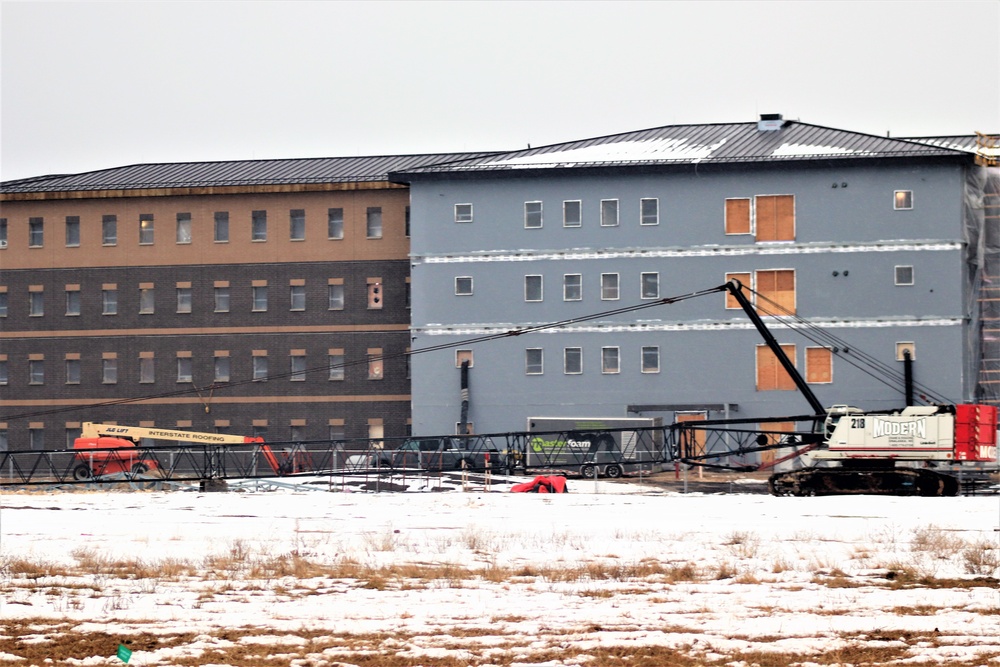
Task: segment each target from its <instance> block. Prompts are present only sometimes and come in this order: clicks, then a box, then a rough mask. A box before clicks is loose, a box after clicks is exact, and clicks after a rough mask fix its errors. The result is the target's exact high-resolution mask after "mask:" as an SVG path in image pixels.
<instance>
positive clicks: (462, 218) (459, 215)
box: [455, 204, 472, 222]
mask: <svg viewBox="0 0 1000 667" xmlns="http://www.w3.org/2000/svg"><path fill="white" fill-rule="evenodd" d="M455 222H472V204H455Z"/></svg>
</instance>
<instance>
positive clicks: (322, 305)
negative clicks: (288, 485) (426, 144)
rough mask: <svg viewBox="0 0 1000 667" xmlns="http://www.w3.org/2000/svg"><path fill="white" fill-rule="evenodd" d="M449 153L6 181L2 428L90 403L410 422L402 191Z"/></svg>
mask: <svg viewBox="0 0 1000 667" xmlns="http://www.w3.org/2000/svg"><path fill="white" fill-rule="evenodd" d="M450 157H452V156H448V155H419V156H396V157H379V158H330V159H315V160H273V161H252V162H224V163H192V164H169V165H136V166H130V167H122V168H117V169H109V170H104V171H99V172H92V173H87V174H78V175H73V176H53V177H41V178H35V179H26V180H21V181H10V182H6V183H3V186H2V194H0V200H2V213H0V344H2V345H0V390H2V391H0V393H2V397H0V447H7V448H10V449H11V450H19V449H57V448H62V447H66V446H72V441H73V439H74V438H75V437H76V435H77V434H78V433H79V428H80V424H81V423H82V422H84V421H94V422H110V423H119V424H129V425H136V426H160V427H165V428H183V429H189V430H194V431H204V432H229V433H235V434H241V435H265V436H266V437H267V439H268V440H272V441H286V440H301V441H308V440H326V439H340V438H368V437H371V438H381V437H395V436H403V435H406V434H407V432H408V430H409V420H410V413H409V403H410V387H409V366H408V357H407V356H406V351H407V349H408V347H409V294H410V291H409V289H410V288H409V262H408V252H409V239H408V233H409V229H408V227H409V220H408V216H409V195H408V190H407V188H405V187H403V186H400V185H398V184H392V183H389V182H388V181H387V179H386V174H387V173H388V171H390V170H392V169H399V168H406V167H412V166H419V165H423V164H430V163H435V162H441V161H444V160H447V159H449V158H450Z"/></svg>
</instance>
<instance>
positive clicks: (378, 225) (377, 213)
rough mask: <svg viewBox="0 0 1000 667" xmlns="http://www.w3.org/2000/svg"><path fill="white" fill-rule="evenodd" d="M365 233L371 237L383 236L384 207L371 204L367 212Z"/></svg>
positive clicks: (378, 237)
mask: <svg viewBox="0 0 1000 667" xmlns="http://www.w3.org/2000/svg"><path fill="white" fill-rule="evenodd" d="M365 235H366V236H367V237H368V238H370V239H380V238H382V207H381V206H369V207H368V210H367V212H366V214H365Z"/></svg>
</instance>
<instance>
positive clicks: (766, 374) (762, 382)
mask: <svg viewBox="0 0 1000 667" xmlns="http://www.w3.org/2000/svg"><path fill="white" fill-rule="evenodd" d="M781 351H782V352H784V353H785V356H787V357H788V358H789V359H790V360H791V361H792V364H793V365H794V364H795V356H796V352H795V346H794V345H782V346H781ZM795 389H796V387H795V381H794V380H792V377H791V376H790V375H789V374H788V372H787V371H786V370H785V367H784V366H782V365H781V362H779V361H778V358H777V357H776V356H775V355H774V352H772V351H771V348H769V347H768V346H767V345H758V346H757V391H794V390H795Z"/></svg>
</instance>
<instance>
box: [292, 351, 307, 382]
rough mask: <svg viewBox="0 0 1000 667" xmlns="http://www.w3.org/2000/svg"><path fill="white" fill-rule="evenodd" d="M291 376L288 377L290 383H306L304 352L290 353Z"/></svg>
mask: <svg viewBox="0 0 1000 667" xmlns="http://www.w3.org/2000/svg"><path fill="white" fill-rule="evenodd" d="M290 359H291V375H290V376H289V377H288V379H289V380H291V381H292V382H305V381H306V354H305V352H294V351H293V352H292V356H291V357H290Z"/></svg>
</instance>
